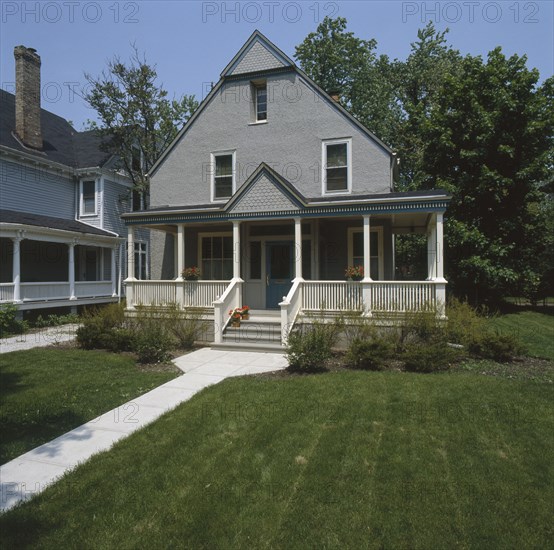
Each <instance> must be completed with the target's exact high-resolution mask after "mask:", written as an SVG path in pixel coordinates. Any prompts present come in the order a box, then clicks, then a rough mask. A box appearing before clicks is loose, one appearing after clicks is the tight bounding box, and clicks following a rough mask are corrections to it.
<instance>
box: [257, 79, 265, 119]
mask: <svg viewBox="0 0 554 550" xmlns="http://www.w3.org/2000/svg"><path fill="white" fill-rule="evenodd" d="M254 91H255V96H254V97H255V102H256V122H264V121H266V120H267V85H266V83H265V82H264V83H263V84H258V85H256V86H255V87H254Z"/></svg>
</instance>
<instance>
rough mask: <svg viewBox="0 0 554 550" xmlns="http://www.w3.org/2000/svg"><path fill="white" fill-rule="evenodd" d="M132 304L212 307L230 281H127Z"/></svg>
mask: <svg viewBox="0 0 554 550" xmlns="http://www.w3.org/2000/svg"><path fill="white" fill-rule="evenodd" d="M125 284H126V285H127V288H128V289H129V290H131V292H128V293H127V295H128V297H131V296H132V299H131V302H132V304H129V305H132V306H140V305H143V306H155V305H158V306H161V305H168V304H180V305H181V306H183V307H212V305H213V302H214V301H215V300H217V298H218V297H219V296H221V295H222V294H223V293H224V292H225V289H226V288H227V286H228V285H229V281H127V282H126V283H125Z"/></svg>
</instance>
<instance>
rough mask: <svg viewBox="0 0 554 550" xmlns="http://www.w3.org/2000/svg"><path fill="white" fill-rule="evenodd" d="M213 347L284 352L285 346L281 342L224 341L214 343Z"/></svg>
mask: <svg viewBox="0 0 554 550" xmlns="http://www.w3.org/2000/svg"><path fill="white" fill-rule="evenodd" d="M211 348H212V349H220V350H223V351H225V350H227V351H261V352H263V351H266V352H270V353H276V352H277V353H284V348H283V346H281V344H275V343H273V344H272V343H269V342H267V343H260V342H258V343H256V344H250V343H242V344H236V343H234V342H225V341H224V342H223V343H221V344H212V346H211Z"/></svg>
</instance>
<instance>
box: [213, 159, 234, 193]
mask: <svg viewBox="0 0 554 550" xmlns="http://www.w3.org/2000/svg"><path fill="white" fill-rule="evenodd" d="M234 192H235V152H234V151H224V152H221V153H212V201H226V200H227V199H230V198H231V197H232V196H233V193H234Z"/></svg>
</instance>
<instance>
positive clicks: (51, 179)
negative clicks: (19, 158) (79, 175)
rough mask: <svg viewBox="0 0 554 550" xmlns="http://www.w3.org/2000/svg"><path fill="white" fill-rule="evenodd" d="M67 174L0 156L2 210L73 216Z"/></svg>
mask: <svg viewBox="0 0 554 550" xmlns="http://www.w3.org/2000/svg"><path fill="white" fill-rule="evenodd" d="M75 186H76V184H75V182H74V181H73V179H72V178H71V177H68V176H63V175H55V174H51V173H48V172H46V171H45V170H41V169H39V168H33V167H30V166H23V165H21V164H17V163H14V162H9V161H6V160H4V159H0V207H1V208H3V209H5V210H16V211H18V212H29V213H32V214H42V215H48V216H53V217H55V218H64V219H74V218H75V188H76V187H75Z"/></svg>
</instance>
